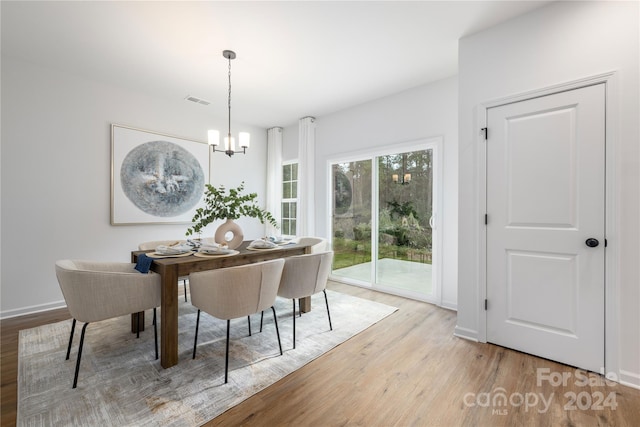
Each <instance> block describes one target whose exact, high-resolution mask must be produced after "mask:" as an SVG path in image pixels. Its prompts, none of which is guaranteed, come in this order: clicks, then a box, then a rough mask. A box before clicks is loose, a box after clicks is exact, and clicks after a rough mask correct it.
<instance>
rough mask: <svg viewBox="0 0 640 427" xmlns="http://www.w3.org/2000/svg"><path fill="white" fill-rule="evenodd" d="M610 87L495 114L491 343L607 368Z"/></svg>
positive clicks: (491, 135)
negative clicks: (607, 113)
mask: <svg viewBox="0 0 640 427" xmlns="http://www.w3.org/2000/svg"><path fill="white" fill-rule="evenodd" d="M604 106H605V87H604V84H598V85H593V86H588V87H585V88H580V89H575V90H570V91H566V92H560V93H556V94H552V95H548V96H543V97H539V98H534V99H529V100H526V101H521V102H516V103H512V104H507V105H502V106H499V107H495V108H490V109H488V111H487V125H488V139H487V229H486V230H487V341H489V342H492V343H495V344H498V345H502V346H505V347H509V348H513V349H516V350H520V351H523V352H526V353H530V354H534V355H537V356H541V357H544V358H547V359H551V360H555V361H558V362H562V363H565V364H568V365H572V366H576V367H580V368H584V369H587V370H590V371H595V372H600V371H601V369H602V368H603V367H604V252H605V229H604V222H605V218H604V212H605V206H604V202H605V193H604V191H605V181H604V176H605V175H604V172H605V170H604V164H605V157H604V154H605V111H604Z"/></svg>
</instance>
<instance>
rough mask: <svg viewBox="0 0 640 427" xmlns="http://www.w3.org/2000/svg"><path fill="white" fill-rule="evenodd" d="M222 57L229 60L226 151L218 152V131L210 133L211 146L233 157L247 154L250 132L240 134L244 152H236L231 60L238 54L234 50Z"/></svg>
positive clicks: (214, 149)
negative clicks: (232, 109)
mask: <svg viewBox="0 0 640 427" xmlns="http://www.w3.org/2000/svg"><path fill="white" fill-rule="evenodd" d="M222 56H224V57H225V58H226V59H227V60H229V101H228V103H227V106H228V109H229V117H228V119H229V121H228V125H229V127H228V131H227V136H225V137H224V150H218V148H217V147H218V145H220V132H218V131H217V130H210V131H209V132H208V139H209V145H211V147H212V148H213V152H214V153H215V152H216V151H217V152H219V153H225V154H226V155H227V156H229V157H231V156H233V155H234V154H235V153H242V154H247V148H249V140H250V137H251V136H250V134H249V132H238V143H239V145H240V148H241V149H242V151H236V140H235V138H234V137H232V136H231V60H232V59H236V53H235V52H234V51H232V50H224V51H222Z"/></svg>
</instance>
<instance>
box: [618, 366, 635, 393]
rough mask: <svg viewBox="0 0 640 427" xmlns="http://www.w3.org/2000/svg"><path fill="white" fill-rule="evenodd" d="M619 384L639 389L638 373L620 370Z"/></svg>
mask: <svg viewBox="0 0 640 427" xmlns="http://www.w3.org/2000/svg"><path fill="white" fill-rule="evenodd" d="M619 382H620V384H622V385H626V386H627V387H631V388H635V389H638V390H640V374H637V373H635V372H629V371H623V370H620V381H619Z"/></svg>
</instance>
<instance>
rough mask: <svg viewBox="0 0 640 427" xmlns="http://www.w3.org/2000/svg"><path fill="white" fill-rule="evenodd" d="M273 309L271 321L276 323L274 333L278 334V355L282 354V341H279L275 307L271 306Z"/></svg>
mask: <svg viewBox="0 0 640 427" xmlns="http://www.w3.org/2000/svg"><path fill="white" fill-rule="evenodd" d="M271 310H273V323H274V324H275V325H276V335H277V336H278V347H279V348H280V356H282V342H281V341H280V331H279V330H278V316H276V309H275V308H274V307H273V306H271Z"/></svg>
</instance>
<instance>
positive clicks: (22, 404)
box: [17, 291, 396, 426]
mask: <svg viewBox="0 0 640 427" xmlns="http://www.w3.org/2000/svg"><path fill="white" fill-rule="evenodd" d="M327 294H328V298H329V307H330V309H331V320H332V322H333V331H330V330H329V323H328V320H327V312H326V309H325V304H324V297H323V294H322V293H319V294H317V295H314V296H313V297H312V307H313V309H312V310H311V312H309V313H304V314H303V315H302V317H297V318H296V349H295V350H294V349H293V341H292V340H293V337H292V325H293V323H292V321H293V319H292V317H291V316H292V303H291V301H290V300H285V299H280V298H279V299H278V300H277V301H276V311H277V312H278V326H279V328H280V337H281V340H282V347H283V351H284V355H283V356H280V352H279V350H278V342H277V338H276V332H275V327H274V324H273V317H272V312H271V310H269V311H268V312H267V311H265V316H264V319H265V324H264V328H263V331H262V333H260V332H259V327H260V315H259V314H258V315H254V316H252V319H251V320H252V333H253V335H252V336H249V335H248V325H247V319H246V318H244V319H236V320H232V321H231V343H230V350H229V351H230V354H229V383H228V384H224V354H225V337H226V321H224V320H219V319H215V318H213V317H211V316H209V315H208V314H206V313H202V314H201V315H200V329H199V332H198V348H197V355H196V359H195V360H193V359H192V351H193V337H194V332H195V321H196V309H195V308H194V307H193V306H192V305H191V303H190V302H189V303H185V302H184V301H182V302H181V304H180V316H179V321H178V322H179V358H180V359H179V360H180V362H179V364H178V365H176V366H174V367H172V368H169V369H163V368H162V367H161V366H160V361H159V360H155V354H154V349H153V348H154V347H153V327H152V326H151V317H152V316H151V315H150V313H151V312H149V311H148V312H147V316H146V317H147V319H146V320H147V322H146V323H147V326H146V330H145V331H144V332H142V333H141V334H140V338H139V339H136V338H135V334H132V333H131V332H130V328H131V326H130V318H129V316H124V317H120V318H117V319H111V320H105V321H102V322H97V323H92V324H90V325H89V326H88V327H87V332H86V335H85V342H84V349H83V353H82V362H81V366H80V376H79V380H78V387H77V388H76V389H75V390H74V389H72V388H71V385H72V382H73V373H74V369H75V360H76V356H77V351H78V343H79V340H80V329H81V326H82V323H80V322H78V325H77V327H76V336H75V339H74V345H73V348H72V351H71V357H70V358H69V360H65V356H66V350H67V343H68V339H69V333H70V331H71V320H68V321H64V322H58V323H54V324H50V325H45V326H40V327H38V328H33V329H27V330H23V331H20V337H19V350H18V351H19V353H18V357H19V360H18V420H17V424H18V426H53V425H55V426H62V425H96V426H97V425H101V426H106V425H112V426H113V425H118V426H157V425H162V426H198V425H201V424H203V423H205V422H207V421H209V420H211V419H213V418H215V417H216V416H218V415H220V414H221V413H223V412H224V411H226V410H227V409H229V408H231V407H233V406H235V405H237V404H238V403H240V402H242V401H244V400H245V399H247V398H249V397H250V396H252V395H253V394H255V393H257V392H259V391H261V390H263V389H265V388H266V387H268V386H269V385H271V384H273V383H275V382H276V381H278V380H280V379H281V378H283V377H285V376H286V375H288V374H290V373H291V372H293V371H295V370H296V369H299V368H300V367H302V366H304V365H306V364H307V363H309V362H311V361H312V360H314V359H316V358H317V357H319V356H321V355H322V354H323V353H325V352H327V351H329V350H331V349H332V348H334V347H336V346H338V345H340V344H341V343H343V342H344V341H346V340H348V339H349V338H351V337H353V336H354V335H356V334H358V333H359V332H362V331H363V330H365V329H367V328H368V327H370V326H371V325H373V324H375V323H376V322H378V321H380V320H382V319H383V318H385V317H386V316H388V315H390V314H392V313H393V312H394V311H396V308H394V307H390V306H387V305H384V304H380V303H376V302H373V301H368V300H364V299H360V298H356V297H352V296H349V295H345V294H342V293H338V292H332V291H327ZM158 312H160V310H158Z"/></svg>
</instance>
